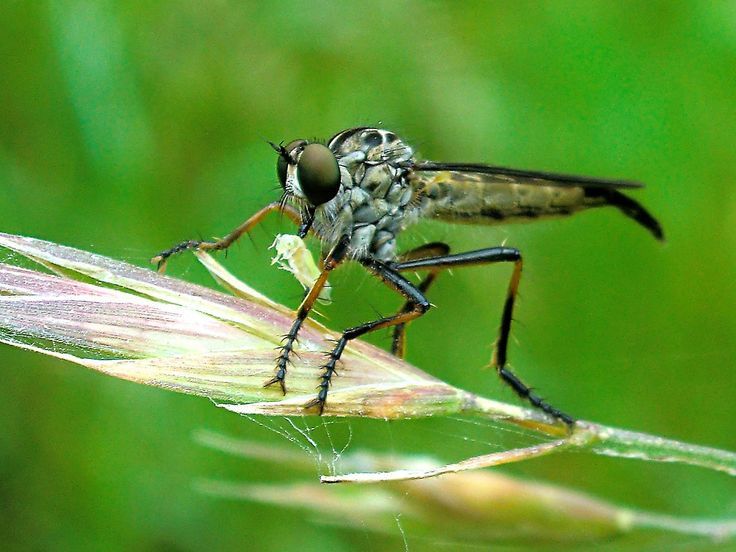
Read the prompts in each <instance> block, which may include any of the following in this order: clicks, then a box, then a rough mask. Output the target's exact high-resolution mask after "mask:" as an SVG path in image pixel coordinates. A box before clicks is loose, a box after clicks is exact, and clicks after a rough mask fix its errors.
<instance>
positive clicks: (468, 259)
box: [391, 247, 575, 426]
mask: <svg viewBox="0 0 736 552" xmlns="http://www.w3.org/2000/svg"><path fill="white" fill-rule="evenodd" d="M499 262H507V263H514V270H513V272H512V274H511V280H510V281H509V287H508V290H507V292H506V300H505V301H504V306H503V313H502V314H501V325H500V328H499V331H498V341H496V347H495V350H494V353H493V358H492V360H491V364H492V365H493V367H494V368H495V369H496V371H497V372H498V375H499V377H500V378H501V380H502V381H503V382H504V383H506V384H507V385H509V386H510V387H511V388H512V389H513V390H514V391H515V392H516V394H517V395H519V396H520V397H521V398H523V399H526V400H528V401H529V402H530V403H531V404H532V405H533V406H535V407H537V408H539V409H540V410H542V411H543V412H546V413H547V414H549V415H550V416H552V417H554V418H557V419H559V420H562V421H563V422H565V423H566V424H567V425H570V426H571V425H573V424H574V423H575V420H574V419H573V418H572V417H570V416H568V415H567V414H565V413H564V412H562V411H561V410H558V409H557V408H555V407H553V406H552V405H550V404H549V403H547V402H546V401H545V400H544V399H542V398H541V397H540V396H539V395H537V394H536V393H534V391H532V389H531V388H530V387H529V386H527V385H526V384H524V382H522V381H521V380H520V379H519V378H518V377H517V376H516V375H515V374H514V373H513V372H512V371H511V370H509V369H508V368H507V367H506V360H507V352H508V344H509V334H510V333H511V322H512V320H513V312H514V303H515V301H516V296H517V293H518V290H519V281H520V280H521V270H522V266H523V262H522V259H521V252H519V250H518V249H513V248H510V247H489V248H486V249H479V250H477V251H469V252H468V253H460V254H456V255H442V256H438V257H429V258H426V259H416V260H410V261H403V262H398V263H393V264H392V265H391V267H392V268H393V269H394V270H397V271H402V272H403V271H405V270H434V271H438V270H441V269H445V268H452V267H459V266H472V265H478V264H487V263H499Z"/></svg>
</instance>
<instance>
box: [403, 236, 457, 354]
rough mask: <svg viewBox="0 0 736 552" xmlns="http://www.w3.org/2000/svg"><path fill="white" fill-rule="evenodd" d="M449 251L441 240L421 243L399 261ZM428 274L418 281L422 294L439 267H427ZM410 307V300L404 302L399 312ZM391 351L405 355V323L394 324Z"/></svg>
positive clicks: (434, 277)
mask: <svg viewBox="0 0 736 552" xmlns="http://www.w3.org/2000/svg"><path fill="white" fill-rule="evenodd" d="M449 252H450V246H449V245H447V244H446V243H442V242H432V243H427V244H425V245H421V246H419V247H417V248H416V249H412V250H411V251H409V252H407V253H404V254H403V255H402V256H401V261H410V260H414V259H425V258H427V257H441V256H444V255H447V254H448V253H449ZM428 270H429V274H427V276H425V277H424V279H423V280H422V281H421V282H419V285H418V286H417V289H418V290H419V291H421V292H422V293H423V294H426V293H427V290H428V289H429V287H430V286H431V285H432V283H433V282H434V281H435V279H436V278H437V275H438V274H439V272H440V270H441V269H440V268H434V269H428ZM411 309H412V304H411V302H410V301H407V302H406V303H404V306H403V307H402V308H401V310H400V311H399V312H409V311H410V310H411ZM391 353H392V354H394V355H395V356H397V357H399V358H404V356H406V324H405V323H402V324H397V325H396V326H394V335H393V339H392V341H391Z"/></svg>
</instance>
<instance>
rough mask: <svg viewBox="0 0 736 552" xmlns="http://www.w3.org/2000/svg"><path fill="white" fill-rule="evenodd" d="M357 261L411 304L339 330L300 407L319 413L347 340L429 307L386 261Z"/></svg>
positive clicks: (404, 322)
mask: <svg viewBox="0 0 736 552" xmlns="http://www.w3.org/2000/svg"><path fill="white" fill-rule="evenodd" d="M360 262H361V264H362V265H363V266H365V267H366V268H367V269H368V270H370V271H371V273H373V275H374V276H377V277H378V278H380V279H381V281H382V282H383V283H384V284H386V285H387V286H389V287H390V288H392V289H394V290H396V291H398V292H399V293H400V294H401V295H403V296H404V297H405V298H406V300H407V305H411V307H410V309H409V310H408V311H405V312H404V311H401V312H398V313H396V314H394V315H393V316H386V317H383V318H379V319H378V320H374V321H372V322H366V323H365V324H361V325H359V326H355V327H353V328H348V329H347V330H345V331H344V332H343V333H342V336H341V337H340V339H338V340H337V343H336V344H335V347H334V348H333V349H332V351H330V353H329V355H328V360H327V363H326V364H325V365H324V366H323V367H322V368H323V369H324V373H323V374H322V381H321V382H320V384H319V393H318V394H317V397H316V398H314V399H313V400H311V401H309V402H308V403H307V404H305V405H304V408H312V407H315V406H316V407H317V408H318V410H319V413H320V414H322V411H323V410H324V408H325V401H326V400H327V393H328V391H329V389H330V381H331V380H332V376H333V375H335V373H336V371H335V366H336V365H337V361H338V360H340V357H341V356H342V353H343V351H344V350H345V346H346V345H347V343H348V341H350V340H351V339H355V338H356V337H359V336H361V335H363V334H366V333H368V332H372V331H375V330H378V329H381V328H387V327H390V326H396V325H397V324H406V323H407V322H409V321H411V320H413V319H414V318H417V317H418V316H421V315H423V314H424V313H425V312H427V310H429V307H430V305H429V301H427V298H426V297H424V294H423V293H422V292H421V291H419V289H417V287H416V286H415V285H414V284H412V283H411V282H410V281H409V280H407V279H406V278H404V277H403V276H402V275H401V274H399V273H398V272H396V271H395V270H393V269H392V268H391V267H389V266H388V265H386V264H384V263H382V262H380V261H378V260H375V259H371V258H368V259H363V260H361V261H360Z"/></svg>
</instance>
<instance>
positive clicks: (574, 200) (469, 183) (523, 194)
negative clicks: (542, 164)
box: [413, 171, 604, 224]
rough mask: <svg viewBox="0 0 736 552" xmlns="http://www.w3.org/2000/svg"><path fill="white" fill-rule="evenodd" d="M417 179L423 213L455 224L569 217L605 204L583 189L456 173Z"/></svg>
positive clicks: (418, 201)
mask: <svg viewBox="0 0 736 552" xmlns="http://www.w3.org/2000/svg"><path fill="white" fill-rule="evenodd" d="M413 176H414V179H413V184H414V185H415V190H416V193H417V195H416V200H417V203H418V204H419V206H420V209H421V210H422V214H423V215H424V216H430V217H432V216H433V217H438V218H441V219H443V220H447V221H453V222H465V223H471V224H493V223H498V222H512V221H514V220H524V219H537V218H540V217H548V216H560V215H569V214H571V213H574V212H575V211H578V210H580V209H582V208H585V207H592V206H594V205H600V204H602V203H604V200H602V199H600V198H593V197H590V196H589V195H587V194H586V191H585V188H583V187H582V186H564V187H563V186H545V185H543V184H523V183H518V182H513V181H506V180H505V179H504V178H503V177H502V176H489V175H479V174H464V173H458V172H454V171H442V172H437V173H434V174H431V175H430V174H419V175H413Z"/></svg>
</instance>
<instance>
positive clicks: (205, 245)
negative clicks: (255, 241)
mask: <svg viewBox="0 0 736 552" xmlns="http://www.w3.org/2000/svg"><path fill="white" fill-rule="evenodd" d="M273 211H281V212H282V213H283V214H284V215H286V216H287V217H288V218H289V219H291V220H292V221H294V223H295V224H301V223H302V218H301V215H300V214H299V211H297V210H296V209H294V207H292V206H290V205H282V203H281V202H278V201H274V202H273V203H269V204H268V205H266V206H265V207H263V208H262V209H259V210H258V211H257V212H256V213H254V214H253V215H251V216H250V218H248V220H246V221H244V222H243V223H241V224H240V225H239V226H238V227H237V228H235V229H234V230H233V231H232V232H230V233H229V234H228V235H227V236H225V237H224V238H220V239H218V240H214V241H194V240H189V241H183V242H181V243H179V244H177V245H175V246H174V247H172V248H170V249H167V250H166V251H162V252H161V253H159V254H158V255H156V256H155V257H153V258H152V259H151V262H152V263H155V264H157V265H158V271H159V272H163V271H164V270H166V262H167V261H168V259H169V257H171V256H172V255H176V254H178V253H181V252H183V251H188V250H192V249H195V250H197V251H220V250H224V249H227V248H228V247H230V246H231V245H232V244H233V243H235V242H236V241H237V240H238V239H239V238H240V237H241V236H242V235H243V234H246V233H248V232H250V231H251V230H252V229H253V228H254V227H255V226H257V225H258V224H260V223H261V222H262V221H263V219H264V218H266V215H268V214H269V213H271V212H273Z"/></svg>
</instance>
